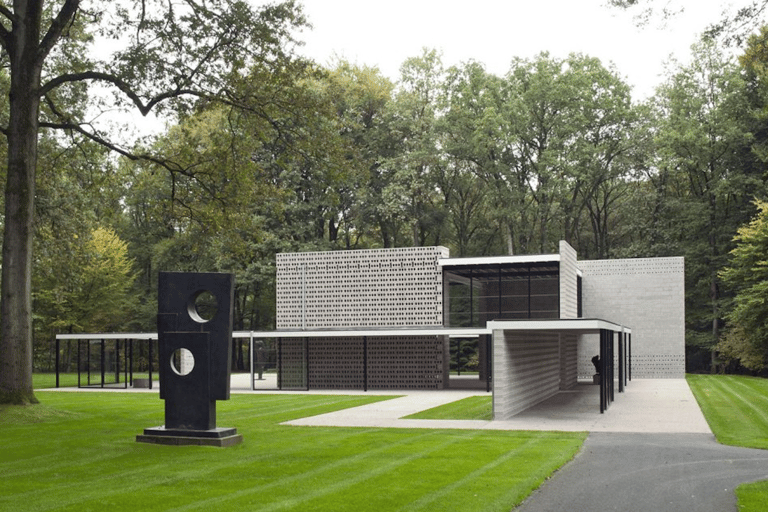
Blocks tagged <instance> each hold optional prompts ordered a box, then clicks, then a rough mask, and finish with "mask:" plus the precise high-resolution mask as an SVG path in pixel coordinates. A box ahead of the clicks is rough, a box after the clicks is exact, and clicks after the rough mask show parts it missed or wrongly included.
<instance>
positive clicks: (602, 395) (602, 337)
mask: <svg viewBox="0 0 768 512" xmlns="http://www.w3.org/2000/svg"><path fill="white" fill-rule="evenodd" d="M605 345H606V343H605V330H604V329H600V414H603V413H604V412H605V409H606V408H607V405H608V404H607V403H606V399H605V398H606V392H605V388H606V373H608V368H607V365H606V364H605V360H606V358H607V357H608V354H607V352H608V351H607V350H606V346H605Z"/></svg>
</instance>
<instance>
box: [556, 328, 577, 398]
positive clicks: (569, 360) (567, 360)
mask: <svg viewBox="0 0 768 512" xmlns="http://www.w3.org/2000/svg"><path fill="white" fill-rule="evenodd" d="M578 342H579V339H578V336H577V335H575V334H561V335H560V389H561V390H564V389H571V388H572V387H574V386H575V385H576V384H578V382H579V376H578Z"/></svg>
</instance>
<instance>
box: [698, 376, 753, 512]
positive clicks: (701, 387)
mask: <svg viewBox="0 0 768 512" xmlns="http://www.w3.org/2000/svg"><path fill="white" fill-rule="evenodd" d="M688 383H689V384H690V386H691V389H692V390H693V394H694V395H695V396H696V400H697V401H698V402H699V406H700V407H701V410H702V412H703V413H704V416H705V417H706V418H707V422H708V423H709V426H710V428H711V429H712V432H714V434H715V437H717V440H718V441H719V442H721V443H723V444H728V445H733V446H744V447H747V448H761V449H764V450H765V449H768V380H766V379H760V378H754V377H744V376H736V375H689V376H688ZM766 472H768V469H766ZM736 497H737V499H738V502H739V510H740V511H744V512H747V511H749V512H762V511H765V510H768V481H763V482H756V483H752V484H744V485H740V486H739V487H738V488H737V489H736Z"/></svg>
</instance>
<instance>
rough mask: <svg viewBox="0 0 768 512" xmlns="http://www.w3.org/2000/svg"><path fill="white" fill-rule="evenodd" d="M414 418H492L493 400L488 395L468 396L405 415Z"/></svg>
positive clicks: (488, 419)
mask: <svg viewBox="0 0 768 512" xmlns="http://www.w3.org/2000/svg"><path fill="white" fill-rule="evenodd" d="M406 418H408V419H416V420H487V421H490V420H491V419H493V400H492V397H491V396H490V395H483V396H470V397H469V398H464V399H462V400H457V401H455V402H451V403H449V404H445V405H441V406H438V407H433V408H432V409H427V410H426V411H421V412H417V413H416V414H411V415H410V416H406Z"/></svg>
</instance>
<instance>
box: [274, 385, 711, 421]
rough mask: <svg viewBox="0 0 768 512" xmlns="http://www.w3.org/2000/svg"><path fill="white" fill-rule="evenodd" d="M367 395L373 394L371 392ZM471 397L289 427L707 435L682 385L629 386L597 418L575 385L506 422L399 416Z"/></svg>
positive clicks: (424, 400)
mask: <svg viewBox="0 0 768 512" xmlns="http://www.w3.org/2000/svg"><path fill="white" fill-rule="evenodd" d="M370 394H378V393H377V392H375V391H371V392H370ZM473 395H486V396H487V395H488V393H484V392H476V391H420V392H408V394H407V395H406V396H403V397H401V398H395V399H392V400H386V401H383V402H377V403H374V404H368V405H364V406H361V407H354V408H351V409H344V410H342V411H336V412H332V413H328V414H322V415H319V416H312V417H309V418H302V419H299V420H295V421H291V422H289V423H288V424H290V425H303V426H337V427H376V426H378V427H397V428H457V429H487V430H561V431H570V432H579V431H588V432H643V433H688V434H691V433H699V434H711V433H712V432H711V430H710V429H709V425H707V422H706V420H705V419H704V415H703V414H702V413H701V410H700V409H699V406H698V404H697V403H696V399H695V398H694V397H693V394H692V393H691V390H690V388H689V387H688V383H687V382H686V381H685V380H684V379H643V380H635V381H632V382H631V383H630V384H629V385H628V386H627V387H626V389H625V392H624V393H618V392H617V393H615V400H614V402H613V403H612V404H611V405H610V407H609V408H608V410H607V411H606V412H605V413H604V414H600V398H599V389H598V386H593V385H587V384H585V385H579V386H577V388H576V389H575V390H573V391H566V392H562V393H559V394H558V395H556V396H555V397H552V398H550V399H549V400H546V401H544V402H542V403H541V404H538V405H536V406H534V407H531V408H530V409H528V410H526V411H523V412H522V413H520V414H518V415H517V416H515V417H514V418H513V419H511V420H508V421H460V420H409V419H402V418H403V417H404V416H408V415H410V414H413V413H416V412H419V411H423V410H426V409H430V408H432V407H437V406H439V405H443V404H446V403H449V402H453V401H456V400H461V399H462V398H466V397H468V396H473Z"/></svg>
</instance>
